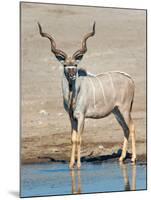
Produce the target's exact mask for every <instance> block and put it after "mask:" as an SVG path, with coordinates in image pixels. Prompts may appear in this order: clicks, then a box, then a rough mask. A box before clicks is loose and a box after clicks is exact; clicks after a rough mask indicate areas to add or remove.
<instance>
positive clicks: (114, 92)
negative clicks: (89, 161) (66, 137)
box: [38, 23, 136, 168]
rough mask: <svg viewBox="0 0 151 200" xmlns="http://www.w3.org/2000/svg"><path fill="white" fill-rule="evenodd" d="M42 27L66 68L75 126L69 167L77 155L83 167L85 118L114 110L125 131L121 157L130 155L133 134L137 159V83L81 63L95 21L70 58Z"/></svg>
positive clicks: (65, 84)
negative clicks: (85, 67) (93, 71)
mask: <svg viewBox="0 0 151 200" xmlns="http://www.w3.org/2000/svg"><path fill="white" fill-rule="evenodd" d="M38 27H39V32H40V35H41V36H42V37H46V38H48V39H49V40H50V43H51V51H52V52H53V53H54V55H55V56H56V58H57V59H58V60H59V61H60V62H61V63H62V64H63V67H64V70H63V78H62V91H63V102H64V108H65V110H66V111H67V112H68V113H69V117H70V121H71V128H72V133H71V135H72V136H71V141H72V151H71V159H70V165H69V167H70V168H73V167H74V164H75V159H76V158H75V157H76V156H77V159H76V160H77V167H78V168H80V166H81V162H80V151H81V133H82V132H83V128H84V120H85V118H93V119H99V118H103V117H106V116H108V115H109V114H110V113H113V114H114V115H115V117H116V119H117V121H118V122H119V124H120V125H121V127H122V128H123V131H124V143H123V149H122V154H121V156H120V158H119V160H120V161H123V160H124V158H125V157H126V151H127V145H128V138H129V134H131V136H132V159H131V161H132V162H135V160H136V149H135V127H134V123H133V120H132V117H131V110H132V104H133V98H134V89H135V86H134V82H133V80H132V78H131V77H130V76H129V75H128V74H126V73H124V72H118V71H113V72H112V71H111V72H106V73H101V74H99V75H92V74H89V73H88V72H86V71H85V70H82V69H79V68H78V66H77V65H78V63H79V61H80V60H81V59H82V57H83V55H84V54H85V53H86V52H87V45H86V41H87V39H88V38H89V37H92V36H94V34H95V23H94V24H93V30H92V32H90V33H88V34H86V35H85V36H84V38H83V41H82V47H81V49H79V50H77V51H76V52H75V53H74V54H73V56H72V57H68V56H67V54H66V53H65V52H63V51H61V50H59V49H57V48H56V43H55V41H54V39H53V38H52V36H51V35H49V34H48V33H44V32H43V31H42V27H41V25H40V24H39V23H38Z"/></svg>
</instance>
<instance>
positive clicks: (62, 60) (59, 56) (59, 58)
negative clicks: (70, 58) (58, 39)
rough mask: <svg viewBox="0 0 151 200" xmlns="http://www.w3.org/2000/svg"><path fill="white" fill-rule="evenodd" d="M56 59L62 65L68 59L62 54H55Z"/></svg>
mask: <svg viewBox="0 0 151 200" xmlns="http://www.w3.org/2000/svg"><path fill="white" fill-rule="evenodd" d="M55 57H56V58H57V60H58V61H59V62H61V63H64V62H65V60H66V57H65V56H64V55H62V54H55Z"/></svg>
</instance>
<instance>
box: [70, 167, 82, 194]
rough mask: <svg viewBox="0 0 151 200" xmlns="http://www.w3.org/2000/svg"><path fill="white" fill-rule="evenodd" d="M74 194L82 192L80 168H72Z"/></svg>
mask: <svg viewBox="0 0 151 200" xmlns="http://www.w3.org/2000/svg"><path fill="white" fill-rule="evenodd" d="M70 175H71V182H72V194H80V193H81V192H82V191H81V172H80V170H71V171H70Z"/></svg>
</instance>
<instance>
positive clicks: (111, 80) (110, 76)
mask: <svg viewBox="0 0 151 200" xmlns="http://www.w3.org/2000/svg"><path fill="white" fill-rule="evenodd" d="M108 76H109V79H110V82H111V86H112V90H113V96H114V97H115V88H114V84H113V78H112V75H111V73H110V72H109V73H108Z"/></svg>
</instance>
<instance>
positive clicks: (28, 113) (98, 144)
mask: <svg viewBox="0 0 151 200" xmlns="http://www.w3.org/2000/svg"><path fill="white" fill-rule="evenodd" d="M94 20H95V21H96V35H95V36H94V37H93V38H91V39H89V41H88V52H87V53H86V54H85V56H84V58H83V60H82V61H81V63H80V64H79V67H83V68H85V69H87V70H88V71H90V72H91V73H94V74H98V73H101V72H106V71H124V72H126V73H128V74H130V75H131V76H132V77H133V79H134V81H135V86H136V90H135V99H134V104H133V112H132V116H133V119H134V122H135V126H136V142H137V143H136V144H137V155H138V159H139V160H143V161H144V160H146V32H145V28H146V27H145V26H146V21H145V20H146V15H145V11H140V10H125V9H107V8H95V7H93V8H90V7H89V8H86V7H73V6H56V5H49V6H48V5H44V4H32V3H30V4H29V3H23V4H22V14H21V22H22V25H21V36H22V38H21V45H22V47H21V64H22V68H21V95H22V100H21V104H22V105H21V109H22V122H21V162H22V163H33V162H48V161H55V160H63V161H68V160H69V156H70V150H71V141H70V140H71V138H70V137H71V134H70V122H69V118H68V115H67V113H66V112H65V111H64V108H63V101H62V90H61V76H62V75H61V74H62V67H61V65H60V64H59V63H58V61H57V60H56V58H55V57H54V55H53V54H52V53H51V47H50V43H49V41H48V40H47V39H44V38H42V37H41V36H40V35H39V32H38V27H37V21H39V22H40V23H41V24H42V27H43V30H44V31H45V32H48V33H51V34H52V35H53V37H55V40H56V43H57V47H58V48H59V49H62V50H64V51H65V52H67V53H68V54H69V55H72V53H74V52H75V51H76V50H77V49H79V48H80V47H81V43H80V42H81V39H82V37H83V35H84V34H85V33H87V32H89V31H91V28H92V24H93V22H94ZM122 143H123V132H122V129H121V127H120V126H119V124H118V123H117V122H116V120H115V118H114V116H113V115H110V116H109V117H107V118H104V119H99V120H92V119H87V120H86V123H85V130H84V133H83V136H82V157H85V158H96V159H97V158H98V157H99V156H104V155H107V156H108V155H112V154H113V155H114V154H116V153H117V152H118V151H119V149H121V147H122ZM130 144H131V138H130V143H129V149H128V151H129V153H131V145H130Z"/></svg>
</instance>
